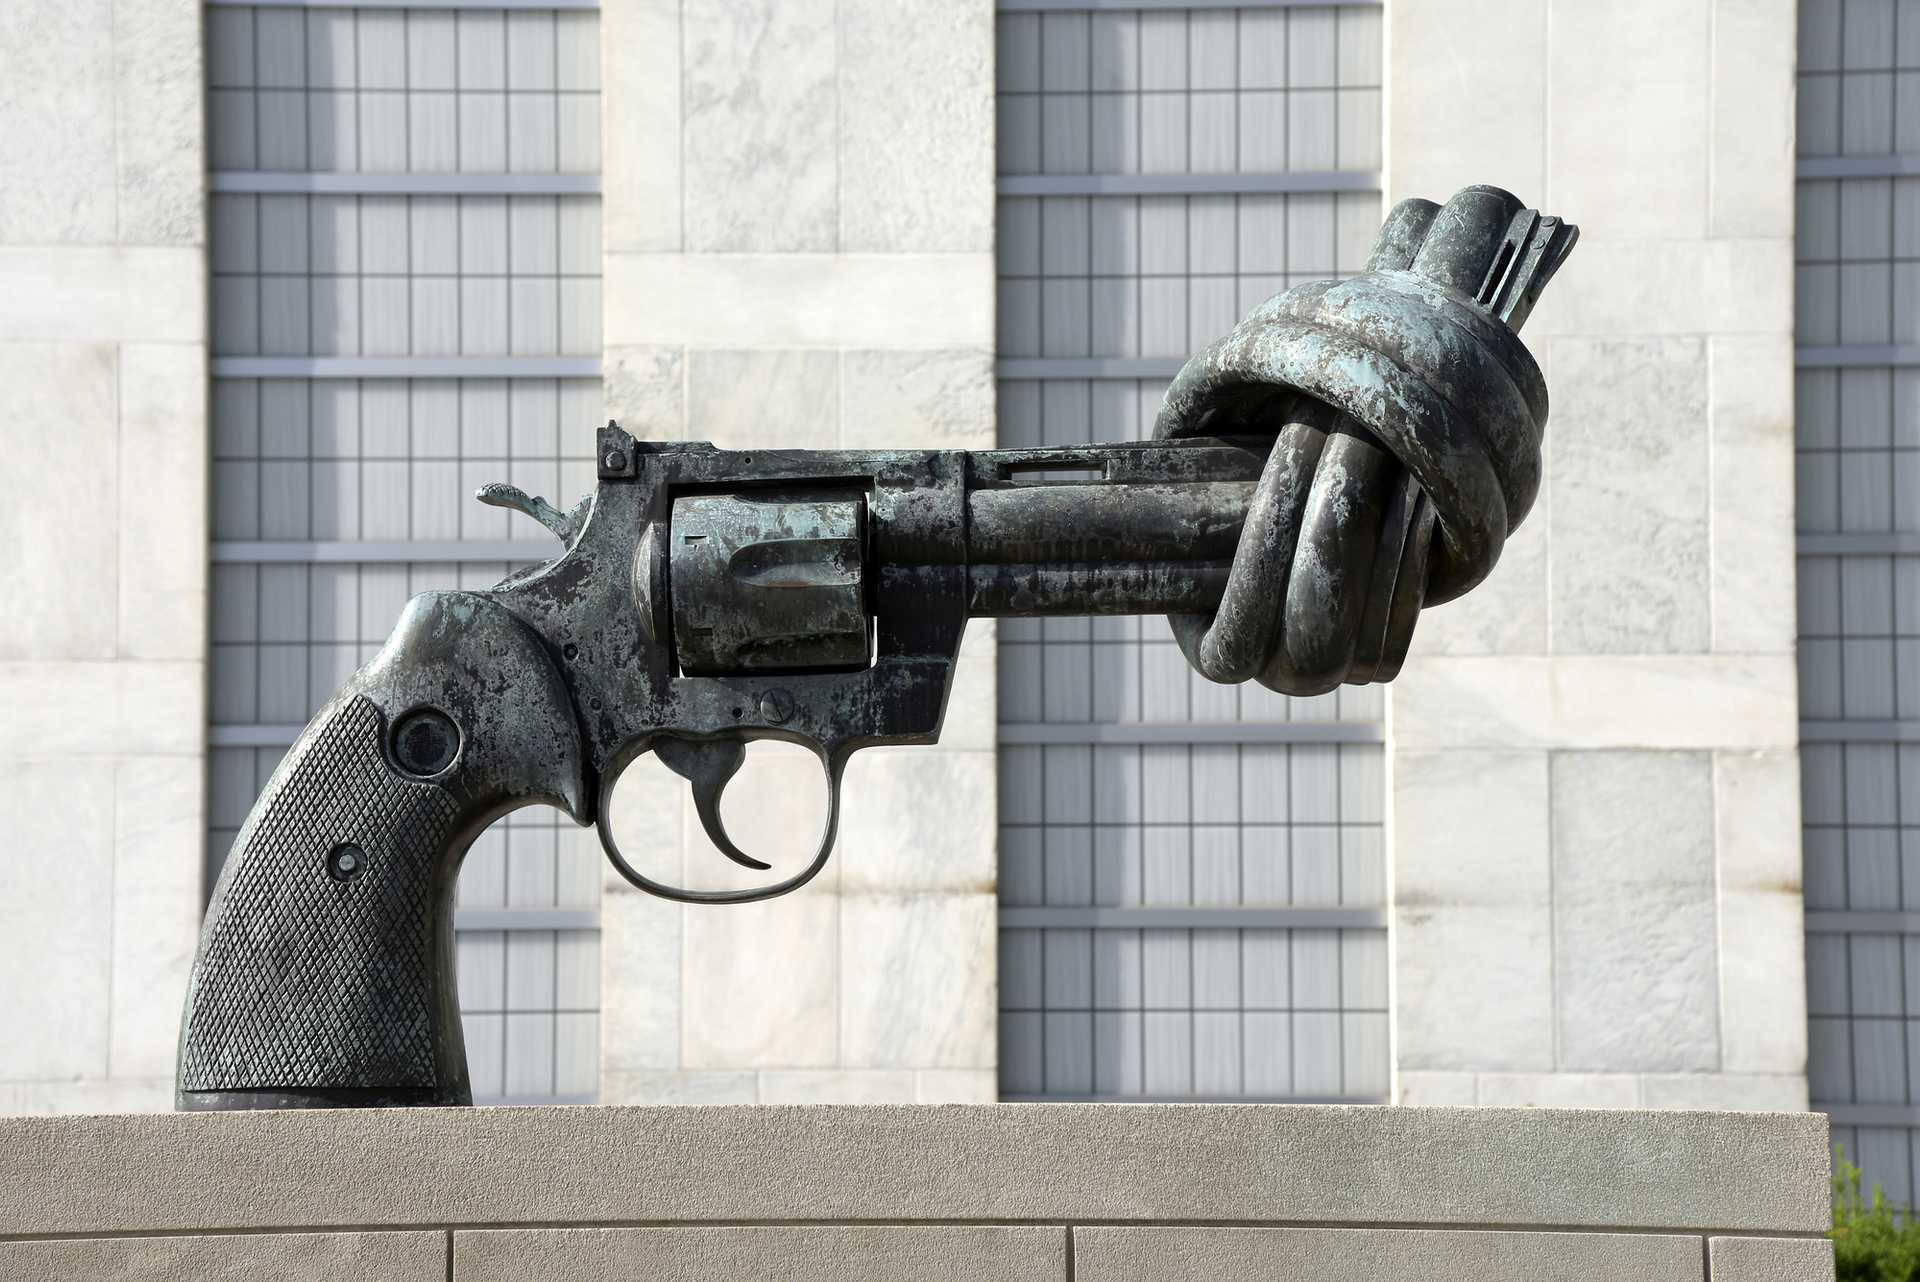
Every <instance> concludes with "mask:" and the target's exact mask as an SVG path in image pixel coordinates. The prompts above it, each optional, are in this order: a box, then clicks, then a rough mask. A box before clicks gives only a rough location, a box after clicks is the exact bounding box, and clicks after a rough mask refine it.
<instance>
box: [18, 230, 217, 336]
mask: <svg viewBox="0 0 1920 1282" xmlns="http://www.w3.org/2000/svg"><path fill="white" fill-rule="evenodd" d="M206 297H207V281H206V255H205V254H204V253H203V252H202V251H200V250H199V249H187V248H173V247H151V248H149V247H142V248H133V249H118V248H112V247H92V246H84V247H83V246H77V245H76V246H62V247H59V248H51V247H47V246H33V247H27V246H6V247H0V341H6V340H17V341H25V342H57V341H63V340H64V341H71V342H79V343H104V342H113V341H117V340H128V341H133V342H139V341H143V340H144V341H148V342H156V343H204V342H205V341H206V337H207V308H206Z"/></svg>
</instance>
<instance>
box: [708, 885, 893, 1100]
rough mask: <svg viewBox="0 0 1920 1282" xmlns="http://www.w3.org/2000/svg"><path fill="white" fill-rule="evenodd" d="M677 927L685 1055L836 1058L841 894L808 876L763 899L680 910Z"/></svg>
mask: <svg viewBox="0 0 1920 1282" xmlns="http://www.w3.org/2000/svg"><path fill="white" fill-rule="evenodd" d="M685 930H686V946H685V949H684V951H683V953H682V956H681V980H682V984H683V988H682V992H683V994H684V1006H683V1008H682V1015H681V1047H682V1051H681V1055H682V1058H681V1062H682V1063H683V1064H685V1065H686V1066H687V1067H688V1068H694V1069H744V1068H830V1067H833V1066H835V1065H836V1064H837V1063H840V1062H842V1060H841V1057H840V1007H841V1001H842V999H841V993H840V984H841V978H840V968H841V957H840V953H841V906H840V898H839V896H837V895H834V894H830V893H827V892H826V891H825V889H824V888H822V887H820V886H818V885H815V886H810V887H809V888H808V890H807V892H805V893H801V894H794V895H787V896H785V897H784V898H781V899H773V900H767V901H764V902H761V903H753V904H737V905H728V906H725V907H717V906H712V905H703V906H700V907H699V908H696V909H693V910H689V911H688V912H687V914H686V917H685ZM867 1062H869V1063H871V1062H873V1061H867Z"/></svg>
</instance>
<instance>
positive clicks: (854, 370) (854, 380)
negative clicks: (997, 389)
mask: <svg viewBox="0 0 1920 1282" xmlns="http://www.w3.org/2000/svg"><path fill="white" fill-rule="evenodd" d="M993 415H994V383H993V351H992V349H991V348H988V347H985V346H982V347H976V348H971V349H965V350H960V351H908V352H900V351H878V352H874V351H850V352H843V353H841V356H840V448H842V449H848V450H859V449H909V448H917V449H991V448H992V447H993V444H994V417H993Z"/></svg>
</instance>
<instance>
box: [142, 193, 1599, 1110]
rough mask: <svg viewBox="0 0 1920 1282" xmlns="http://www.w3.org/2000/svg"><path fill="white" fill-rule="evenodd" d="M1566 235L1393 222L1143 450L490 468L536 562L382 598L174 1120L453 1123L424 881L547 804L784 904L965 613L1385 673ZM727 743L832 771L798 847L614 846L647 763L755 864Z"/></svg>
mask: <svg viewBox="0 0 1920 1282" xmlns="http://www.w3.org/2000/svg"><path fill="white" fill-rule="evenodd" d="M1574 236H1575V232H1574V229H1573V228H1572V227H1570V226H1568V225H1566V224H1564V223H1561V222H1560V221H1559V220H1557V219H1553V218H1545V217H1542V216H1540V215H1538V214H1537V213H1535V212H1534V211H1532V210H1529V209H1525V208H1523V207H1522V206H1521V204H1520V202H1519V201H1518V200H1516V199H1515V198H1514V197H1512V196H1510V195H1508V194H1507V193H1505V192H1501V191H1497V190H1495V189H1493V188H1486V187H1473V188H1468V189H1467V190H1465V191H1463V192H1461V193H1460V194H1459V195H1457V196H1455V197H1454V198H1453V199H1452V200H1451V201H1449V202H1448V203H1447V204H1446V206H1445V207H1440V206H1436V205H1433V204H1431V203H1429V202H1425V201H1408V202H1405V203H1403V204H1402V205H1400V206H1399V207H1397V208H1396V209H1395V210H1394V211H1393V213H1392V215H1391V216H1390V217H1389V218H1388V220H1387V224H1386V227H1385V228H1384V230H1383V231H1382V232H1381V235H1380V239H1379V242H1378V243H1377V244H1376V246H1375V248H1374V251H1373V256H1372V259H1371V260H1370V262H1369V266H1368V270H1367V272H1366V273H1365V274H1363V275H1361V276H1359V277H1357V278H1355V279H1353V280H1350V281H1341V282H1333V281H1327V282H1321V283H1318V284H1313V285H1303V286H1301V287H1299V288H1296V289H1293V290H1290V291H1288V292H1287V293H1285V294H1282V295H1280V296H1279V297H1277V298H1274V299H1272V300H1270V301H1269V302H1267V303H1265V304H1263V305H1262V306H1260V307H1258V308H1256V309H1255V310H1254V311H1253V312H1252V313H1251V314H1250V315H1249V316H1248V317H1247V318H1246V319H1245V320H1244V321H1243V322H1241V324H1240V325H1239V326H1237V327H1236V328H1235V329H1234V331H1233V332H1232V333H1231V334H1229V335H1227V336H1226V337H1225V338H1223V339H1221V340H1220V341H1219V342H1218V343H1216V344H1214V346H1213V347H1211V348H1209V349H1208V350H1207V351H1206V352H1204V353H1202V354H1201V355H1200V356H1198V357H1196V358H1194V360H1193V361H1191V362H1189V363H1188V365H1187V367H1186V368H1185V369H1184V370H1183V371H1182V372H1181V373H1180V375H1179V377H1178V378H1177V379H1175V381H1174V383H1173V386H1172V388H1171V389H1170V391H1169V392H1168V395H1167V400H1166V407H1165V409H1164V410H1163V411H1162V413H1161V415H1160V418H1159V421H1158V424H1157V426H1156V429H1155V439H1154V440H1152V441H1147V442H1139V443H1132V444H1122V445H1089V446H1081V447H1070V448H1055V449H1037V450H987V451H965V450H930V451H923V450H876V451H809V450H773V451H754V452H752V453H748V452H743V451H729V450H721V449H716V448H715V447H714V446H712V445H710V444H706V443H703V442H684V441H680V442H651V443H649V442H641V441H636V440H634V439H633V438H632V437H631V436H629V435H628V434H627V433H626V432H624V431H622V430H621V429H620V428H619V426H618V425H617V424H608V425H607V427H606V428H604V429H602V430H601V432H600V434H599V438H598V441H597V449H596V453H597V474H598V486H597V488H596V489H595V491H594V493H593V494H592V495H590V496H588V497H587V498H585V499H583V500H581V501H580V503H579V504H577V505H576V506H575V507H574V508H573V509H572V510H570V511H567V512H564V513H563V512H561V511H559V510H557V509H555V508H554V507H553V506H551V505H550V504H548V503H547V502H546V501H545V500H543V499H538V498H534V497H532V496H529V495H526V494H523V493H521V492H520V491H518V490H515V489H513V488H512V487H510V486H488V487H486V488H485V489H483V490H482V491H481V494H480V497H481V499H482V500H484V501H486V502H489V503H494V504H499V505H504V506H508V507H513V508H517V509H519V510H520V511H522V512H524V513H525V514H527V515H528V516H531V517H533V518H534V519H535V520H537V521H539V522H540V523H541V524H542V525H543V526H545V527H546V528H547V529H548V530H550V531H551V532H552V533H553V534H554V535H556V536H557V537H558V538H559V539H560V540H561V541H562V543H563V544H564V545H565V548H564V550H563V551H562V552H561V554H560V555H558V556H556V557H555V558H554V559H553V560H551V561H548V562H545V563H543V564H540V565H535V566H530V567H528V568H527V569H525V570H523V571H520V572H519V573H516V574H514V575H512V576H510V577H508V578H507V579H506V580H505V581H503V582H501V583H500V584H498V585H497V586H495V587H493V588H491V589H488V590H486V591H476V592H426V593H422V594H420V595H419V596H417V597H415V598H414V599H413V600H412V601H410V602H408V604H407V607H406V609H405V611H404V612H403V613H402V615H401V617H400V620H399V622H398V623H397V624H396V626H395V628H394V631H393V634H392V636H391V637H390V638H389V639H388V641H387V644H386V646H385V647H384V648H383V649H382V650H381V651H380V653H379V654H377V655H376V656H374V658H373V659H372V660H370V661H369V662H368V663H367V665H366V666H365V667H363V668H361V669H360V671H359V672H357V673H355V674H354V675H353V676H352V677H351V678H349V679H348V680H347V682H346V683H345V684H344V685H343V686H342V687H341V688H340V690H339V691H338V692H337V693H336V694H335V695H334V696H333V698H332V699H330V700H329V701H328V702H327V704H326V705H325V706H324V707H322V708H321V709H320V711H319V712H318V713H316V714H315V716H314V718H313V720H312V722H310V723H309V724H308V726H307V728H306V729H305V730H304V731H303V732H302V733H301V735H300V738H299V739H298V741H296V742H295V744H294V745H293V747H292V749H291V750H290V751H289V752H288V753H287V755H286V757H285V759H284V760H283V761H282V762H281V764H280V766H279V768H278V769H276V770H275V771H274V774H273V777H272V778H271V779H270V780H268V782H267V785H266V788H265V789H264V790H263V791H262V793H261V795H260V798H259V800H258V801H257V802H256V803H255V805H254V808H253V810H252V812H251V813H250V814H249V815H248V817H247V821H246V823H245V825H243V826H242V828H241V829H240V832H239V834H238V836H237V837H236V838H235V840H234V845H233V851H232V853H231V855H229V857H228V859H227V862H226V865H225V867H224V868H223V870H222V872H221V875H220V881H219V883H218V885H217V886H216V887H215V888H214V893H213V898H212V902H211V903H210V904H209V906H208V909H207V918H206V924H205V926H204V927H203V929H202V933H201V941H200V951H199V953H198V955H197V956H196V958H195V961H194V972H193V981H192V984H191V986H190V988H189V991H188V997H187V1008H186V1012H185V1016H184V1020H183V1028H182V1032H181V1043H180V1072H179V1086H180V1093H179V1104H180V1106H181V1107H182V1108H205V1109H226V1108H258V1107H292V1106H340V1105H350V1106H377V1105H395V1104H452V1103H466V1102H469V1101H470V1099H471V1091H470V1089H469V1086H468V1081H467V1070H466V1060H465V1050H464V1046H463V1044H462V1040H461V1031H460V1022H459V1004H458V1002H457V1000H456V998H455V994H454V975H453V967H452V955H453V928H452V904H453V894H452V892H453V886H454V883H455V877H456V875H457V872H458V869H459V864H460V860H461V858H462V857H463V856H464V854H465V853H466V850H467V848H468V846H469V845H470V844H471V843H472V842H473V840H474V838H475V837H476V836H478V834H479V833H480V832H481V831H482V830H483V829H484V828H485V827H486V826H487V825H488V824H489V823H491V822H492V821H493V820H494V819H496V818H497V817H499V816H500V815H502V814H504V813H506V812H508V811H510V810H513V809H515V808H517V807H520V806H525V805H530V804H533V803H536V802H538V803H543V804H547V805H552V806H555V807H558V808H559V809H561V810H563V811H565V812H566V813H567V814H568V815H569V816H571V817H572V818H573V819H574V820H575V821H576V822H578V823H581V824H589V823H591V824H596V825H597V826H598V827H599V830H600V837H601V842H602V845H603V846H604V848H605V850H606V852H607V856H608V858H609V859H610V860H611V862H612V863H613V865H614V867H615V868H616V869H617V870H618V871H619V872H620V873H621V874H622V875H623V876H625V877H626V878H627V879H628V880H630V881H631V882H633V883H634V884H635V885H637V886H639V887H640V888H642V889H644V890H646V891H648V892H650V893H653V894H657V895H661V896H664V897H667V898H672V899H680V900H686V901H692V902H701V903H738V902H742V901H747V900H754V899H765V898H768V897H770V896H773V895H780V894H785V893H787V892H789V891H792V890H795V889H798V888H799V887H801V886H803V885H805V884H806V883H807V882H808V881H809V880H811V879H812V878H813V877H814V876H815V875H817V874H818V873H819V872H820V870H821V869H822V868H823V867H824V866H825V864H826V862H827V859H828V856H829V854H830V853H831V851H832V849H833V842H834V835H835V831H836V828H837V825H838V819H839V813H840V781H841V777H842V772H843V771H844V769H845V766H846V763H847V760H848V758H849V757H851V756H852V754H853V753H855V752H857V751H859V750H860V749H862V748H867V747H872V746H875V745H881V744H922V743H931V742H933V741H934V740H935V739H937V738H938V736H939V733H940V726H941V722H942V719H943V717H944V715H945V711H946V702H947V696H948V692H949V691H950V689H951V687H952V677H953V669H954V665H955V662H956V660H957V658H958V655H959V649H960V641H961V637H962V635H963V634H964V632H965V629H966V625H967V621H968V619H969V618H970V617H976V616H982V615H1052V614H1114V613H1137V614H1166V615H1169V616H1170V617H1171V618H1172V620H1173V624H1174V630H1175V635H1176V636H1177V637H1178V638H1179V641H1180V644H1181V646H1182V648H1183V650H1184V651H1185V653H1186V655H1187V657H1188V659H1189V660H1190V661H1192V663H1193V664H1194V666H1195V667H1197V668H1198V669H1199V670H1200V671H1201V672H1202V673H1203V674H1205V675H1206V676H1208V677H1209V678H1211V679H1213V680H1216V681H1244V680H1248V679H1255V678H1257V679H1259V680H1261V681H1263V682H1265V683H1266V684H1267V685H1269V686H1272V687H1273V688H1275V689H1277V690H1282V691H1285V692H1288V693H1294V694H1307V693H1314V692H1317V691H1322V690H1327V689H1331V688H1332V687H1333V686H1334V685H1336V684H1338V683H1339V682H1342V681H1352V682H1359V681H1373V680H1387V679H1389V678H1390V677H1392V675H1393V674H1394V672H1395V671H1397V670H1398V668H1399V666H1400V662H1401V660H1402V659H1403V658H1404V657H1405V655H1406V652H1407V646H1408V644H1409V641H1410V638H1411V635H1412V631H1413V626H1414V621H1415V619H1416V618H1417V617H1418V615H1419V612H1420V609H1421V607H1422V606H1423V605H1425V604H1432V603H1435V602H1439V601H1445V600H1448V599H1450V598H1452V597H1455V596H1458V595H1459V594H1460V593H1462V592H1465V591H1467V590H1468V589H1469V588H1471V587H1472V586H1473V585H1474V584H1476V583H1478V582H1479V581H1480V580H1481V579H1482V578H1484V577H1485V576H1486V574H1487V573H1488V572H1489V571H1490V570H1491V569H1492V567H1493V563H1494V561H1495V559H1496V558H1497V557H1498V556H1499V554H1500V549H1501V546H1502V544H1503V543H1504V541H1505V539H1506V537H1507V535H1508V534H1509V533H1510V532H1511V531H1512V530H1513V528H1514V527H1515V526H1517V525H1518V524H1519V523H1520V521H1521V519H1522V518H1523V517H1524V516H1525V515H1526V512H1527V509H1528V507H1529V506H1530V505H1531V504H1532V502H1533V498H1534V494H1535V492H1536V490H1537V489H1538V486H1539V480H1540V458H1539V447H1540V434H1541V431H1542V429H1543V428H1544V426H1545V424H1546V415H1547V399H1546V388H1545V384H1544V382H1543V381H1542V379H1541V376H1540V371H1539V368H1538V367H1537V366H1536V365H1535V364H1534V363H1533V360H1532V358H1531V357H1529V356H1528V355H1527V352H1526V349H1525V348H1524V347H1522V346H1521V345H1520V342H1519V339H1518V338H1517V337H1516V334H1515V331H1516V329H1517V328H1518V326H1519V325H1520V323H1521V322H1522V321H1524V319H1525V318H1526V315H1527V312H1528V311H1529V310H1530V309H1531V307H1532V305H1533V303H1534V301H1535V299H1537V298H1538V296H1539V294H1540V291H1541V289H1542V288H1543V287H1544V285H1545V284H1546V281H1547V279H1548V277H1549V276H1551V275H1552V273H1553V271H1554V269H1555V268H1556V267H1558V265H1559V264H1560V262H1561V261H1563V260H1564V259H1565V257H1566V255H1567V252H1568V251H1569V249H1570V248H1571V247H1572V245H1573V241H1574ZM757 739H780V740H786V741H788V742H792V743H797V744H800V745H802V746H804V747H806V748H808V749H809V750H811V751H812V752H813V753H814V754H815V755H816V756H817V757H818V758H819V760H820V762H821V765H822V767H823V769H824V772H825V776H826V781H827V786H828V800H827V817H826V822H825V825H824V831H823V832H822V834H821V837H820V841H819V846H818V849H817V850H816V852H815V853H814V855H813V858H812V860H811V861H810V862H809V863H807V864H806V865H805V866H804V867H801V868H800V869H799V871H797V872H794V873H792V874H791V875H789V876H786V877H785V878H784V879H780V880H775V881H773V882H772V883H771V884H767V885H756V886H752V887H749V888H746V889H734V888H714V889H688V888H684V887H681V886H677V885H672V884H667V883H665V882H662V881H658V880H655V879H654V878H652V877H650V876H649V875H648V874H647V873H645V872H644V871H642V870H640V869H637V868H635V867H633V866H632V865H631V864H630V863H629V862H628V860H627V859H626V858H625V857H624V855H623V854H622V852H621V849H620V846H619V843H618V842H617V841H616V840H615V838H614V835H613V833H612V831H611V829H610V827H609V825H608V822H607V816H608V812H609V808H610V807H609V802H610V798H611V796H612V793H613V790H614V788H615V786H616V785H617V783H618V781H619V779H620V776H621V774H622V772H623V771H625V770H626V769H627V767H628V766H629V765H631V764H632V763H633V762H634V761H635V760H637V759H638V758H639V757H640V756H641V755H643V754H645V753H649V752H651V753H653V754H655V755H656V756H657V757H658V758H659V759H660V760H661V761H662V762H663V763H664V764H666V765H667V766H668V767H669V768H671V769H672V770H674V771H675V772H677V773H678V774H680V775H681V776H682V777H684V778H685V779H686V780H687V782H688V784H689V786H690V788H691V791H692V794H693V800H694V804H695V810H696V812H697V813H698V815H699V818H700V821H701V823H702V825H703V826H704V828H705V829H706V832H707V835H708V837H709V838H710V839H711V840H712V842H713V844H714V846H715V847H716V848H717V849H718V850H719V852H720V853H721V854H722V855H724V856H726V857H727V858H728V859H730V860H732V861H733V862H734V863H735V864H738V865H740V866H743V867H746V868H751V869H757V870H762V871H769V870H770V869H769V865H767V864H765V863H763V862H761V861H760V860H758V859H755V858H753V857H752V856H750V855H748V854H747V853H746V852H744V851H742V850H740V849H739V848H738V847H737V846H736V845H734V843H733V841H732V840H731V839H730V838H729V837H728V835H727V832H726V828H725V825H724V824H723V823H722V822H721V818H720V799H721V796H722V794H723V793H724V791H725V789H726V787H727V784H728V781H729V780H731V779H732V778H733V777H734V775H735V774H736V773H737V772H738V770H739V769H740V766H741V764H742V762H743V760H744V756H745V749H746V745H747V744H748V743H749V742H751V741H754V740H757Z"/></svg>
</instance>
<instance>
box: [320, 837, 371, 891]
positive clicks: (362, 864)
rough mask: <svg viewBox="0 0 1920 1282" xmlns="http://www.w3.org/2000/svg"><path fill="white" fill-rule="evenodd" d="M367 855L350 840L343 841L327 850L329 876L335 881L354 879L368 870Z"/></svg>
mask: <svg viewBox="0 0 1920 1282" xmlns="http://www.w3.org/2000/svg"><path fill="white" fill-rule="evenodd" d="M366 867H367V855H366V852H365V851H364V850H361V849H360V847H358V846H356V845H354V844H353V843H352V842H350V841H345V842H341V843H340V844H339V845H337V846H335V847H334V848H333V849H332V850H329V851H328V852H327V876H329V877H331V878H333V879H334V880H335V881H352V880H353V879H354V878H355V877H358V876H359V875H360V874H361V873H362V872H364V871H366Z"/></svg>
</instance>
